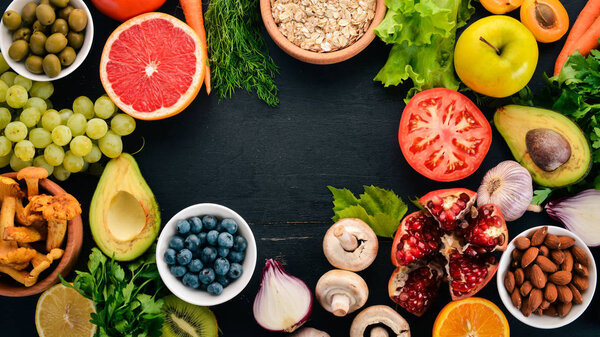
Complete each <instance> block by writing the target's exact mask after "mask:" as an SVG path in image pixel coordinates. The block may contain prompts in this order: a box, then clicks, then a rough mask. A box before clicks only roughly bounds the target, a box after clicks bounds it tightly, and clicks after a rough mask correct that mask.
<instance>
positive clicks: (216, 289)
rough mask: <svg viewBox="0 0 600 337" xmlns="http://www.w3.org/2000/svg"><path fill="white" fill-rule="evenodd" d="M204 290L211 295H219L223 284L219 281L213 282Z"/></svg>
mask: <svg viewBox="0 0 600 337" xmlns="http://www.w3.org/2000/svg"><path fill="white" fill-rule="evenodd" d="M206 291H208V293H209V294H211V295H215V296H218V295H221V293H222V292H223V286H222V285H221V283H218V282H213V283H211V284H210V285H209V286H208V288H207V289H206Z"/></svg>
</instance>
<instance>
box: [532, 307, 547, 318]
mask: <svg viewBox="0 0 600 337" xmlns="http://www.w3.org/2000/svg"><path fill="white" fill-rule="evenodd" d="M533 313H534V314H536V315H538V316H543V315H544V310H543V309H542V308H537V309H535V311H534V312H533Z"/></svg>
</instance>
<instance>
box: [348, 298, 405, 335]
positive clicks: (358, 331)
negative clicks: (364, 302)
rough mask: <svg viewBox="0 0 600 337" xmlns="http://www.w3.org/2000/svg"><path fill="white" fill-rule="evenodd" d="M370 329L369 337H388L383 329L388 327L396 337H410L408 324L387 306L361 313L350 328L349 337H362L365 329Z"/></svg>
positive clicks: (370, 308) (369, 308)
mask: <svg viewBox="0 0 600 337" xmlns="http://www.w3.org/2000/svg"><path fill="white" fill-rule="evenodd" d="M371 325H375V327H373V328H372V329H371V335H370V336H371V337H389V334H388V332H387V330H386V329H385V328H383V327H382V326H386V327H388V328H389V329H390V330H392V331H393V332H394V335H393V336H396V337H410V327H409V326H408V322H406V320H405V319H404V317H402V316H401V315H400V314H399V313H397V312H396V310H394V309H392V308H390V307H388V306H387V305H374V306H371V307H368V308H366V309H365V310H363V311H361V312H360V313H359V314H358V315H356V317H355V318H354V320H353V321H352V326H350V337H363V336H364V333H365V331H366V330H367V328H368V327H369V326H371Z"/></svg>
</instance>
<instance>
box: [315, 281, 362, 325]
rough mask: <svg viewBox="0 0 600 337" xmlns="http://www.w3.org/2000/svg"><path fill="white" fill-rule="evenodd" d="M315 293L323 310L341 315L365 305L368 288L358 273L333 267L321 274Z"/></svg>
mask: <svg viewBox="0 0 600 337" xmlns="http://www.w3.org/2000/svg"><path fill="white" fill-rule="evenodd" d="M315 294H316V297H317V300H318V301H319V303H321V306H323V308H325V310H327V311H329V312H331V313H333V314H334V315H336V316H340V317H341V316H346V315H347V314H349V313H351V312H354V311H356V310H358V309H360V308H361V307H362V306H363V305H365V303H366V302H367V298H368V297H369V288H368V287H367V283H366V282H365V280H363V278H362V277H360V276H359V275H358V274H355V273H353V272H351V271H347V270H339V269H334V270H330V271H328V272H327V273H325V274H324V275H323V276H321V278H320V279H319V282H317V287H316V290H315Z"/></svg>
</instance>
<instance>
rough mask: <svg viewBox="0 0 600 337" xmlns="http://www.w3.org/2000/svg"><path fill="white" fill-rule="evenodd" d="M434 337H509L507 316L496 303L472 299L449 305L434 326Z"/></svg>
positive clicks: (476, 298) (477, 298) (482, 299)
mask: <svg viewBox="0 0 600 337" xmlns="http://www.w3.org/2000/svg"><path fill="white" fill-rule="evenodd" d="M432 336H433V337H509V336H510V329H509V327H508V321H507V320H506V316H504V314H503V313H502V311H501V310H500V308H498V306H496V305H495V304H494V303H492V302H490V301H488V300H486V299H484V298H479V297H470V298H467V299H464V300H461V301H454V302H450V303H448V305H446V306H445V307H444V309H442V311H440V313H439V314H438V316H437V318H436V319H435V323H434V324H433V333H432Z"/></svg>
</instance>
